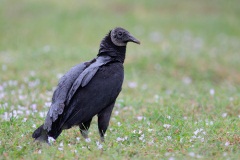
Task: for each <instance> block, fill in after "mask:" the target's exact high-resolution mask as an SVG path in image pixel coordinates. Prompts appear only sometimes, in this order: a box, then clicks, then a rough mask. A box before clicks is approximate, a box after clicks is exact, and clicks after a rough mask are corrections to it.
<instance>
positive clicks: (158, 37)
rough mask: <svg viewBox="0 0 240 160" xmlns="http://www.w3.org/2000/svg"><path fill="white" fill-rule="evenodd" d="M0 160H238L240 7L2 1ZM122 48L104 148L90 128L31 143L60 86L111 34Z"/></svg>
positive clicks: (74, 0)
mask: <svg viewBox="0 0 240 160" xmlns="http://www.w3.org/2000/svg"><path fill="white" fill-rule="evenodd" d="M0 4H1V5H0V123H1V125H0V127H1V129H0V137H1V138H0V159H172V160H173V159H238V157H240V129H239V128H240V69H239V68H240V63H239V62H240V53H239V51H240V27H239V26H240V19H239V15H240V1H238V0H232V1H225V0H218V1H217V0H212V1H207V0H202V1H191V0H185V1H181V2H180V1H176V0H168V1H165V0H161V1H157V0H153V1H144V0H139V1H127V0H123V1H120V0H118V1H114V2H110V1H107V0H106V1H77V0H72V1H57V0H41V1H40V0H32V1H27V0H22V1H18V0H12V1H8V0H0ZM116 26H121V27H123V28H126V29H127V30H128V31H129V32H130V33H132V34H133V35H134V36H135V37H136V38H138V39H139V40H140V41H141V45H140V46H139V45H136V44H131V43H129V44H128V47H127V56H126V61H125V64H124V65H125V80H124V84H123V89H122V92H121V94H120V95H119V97H118V99H117V103H116V106H115V108H114V110H113V114H112V118H111V122H110V127H109V129H108V131H107V135H106V141H105V143H100V142H99V135H98V131H97V123H96V118H95V119H94V120H93V122H92V126H91V128H90V135H89V137H90V139H88V140H87V141H85V140H84V139H83V138H82V137H81V135H80V133H79V130H78V128H77V127H75V128H72V129H70V130H67V131H64V132H63V133H62V134H61V136H60V137H59V138H58V139H57V141H56V142H53V144H52V146H48V145H46V144H39V143H36V142H34V141H33V139H32V138H31V134H32V132H33V131H34V129H35V128H36V127H38V126H39V125H41V124H42V123H43V121H44V117H45V115H46V112H47V111H48V107H49V105H50V103H51V96H52V93H53V90H54V87H55V86H56V85H57V82H58V79H59V78H60V77H61V76H62V75H63V74H64V73H65V72H66V71H67V70H69V69H70V68H71V67H72V66H74V65H76V64H78V63H80V62H82V61H86V60H90V59H92V58H94V57H95V56H96V54H97V52H98V48H99V43H100V41H101V39H102V38H103V37H104V36H105V34H106V33H107V32H108V31H109V30H110V29H112V28H114V27H116Z"/></svg>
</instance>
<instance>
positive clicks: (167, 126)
mask: <svg viewBox="0 0 240 160" xmlns="http://www.w3.org/2000/svg"><path fill="white" fill-rule="evenodd" d="M163 127H164V128H166V129H169V128H170V127H171V125H170V124H164V125H163Z"/></svg>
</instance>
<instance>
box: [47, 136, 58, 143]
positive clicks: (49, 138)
mask: <svg viewBox="0 0 240 160" xmlns="http://www.w3.org/2000/svg"><path fill="white" fill-rule="evenodd" d="M55 141H56V140H55V139H54V138H53V137H48V143H50V144H51V143H53V142H55Z"/></svg>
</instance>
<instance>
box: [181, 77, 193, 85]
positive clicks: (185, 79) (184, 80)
mask: <svg viewBox="0 0 240 160" xmlns="http://www.w3.org/2000/svg"><path fill="white" fill-rule="evenodd" d="M182 81H183V83H185V84H190V83H192V79H191V78H190V77H183V78H182Z"/></svg>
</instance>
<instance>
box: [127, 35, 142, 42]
mask: <svg viewBox="0 0 240 160" xmlns="http://www.w3.org/2000/svg"><path fill="white" fill-rule="evenodd" d="M128 41H129V42H133V43H137V44H140V41H139V40H137V39H136V38H135V37H133V36H132V35H129V36H128Z"/></svg>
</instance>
